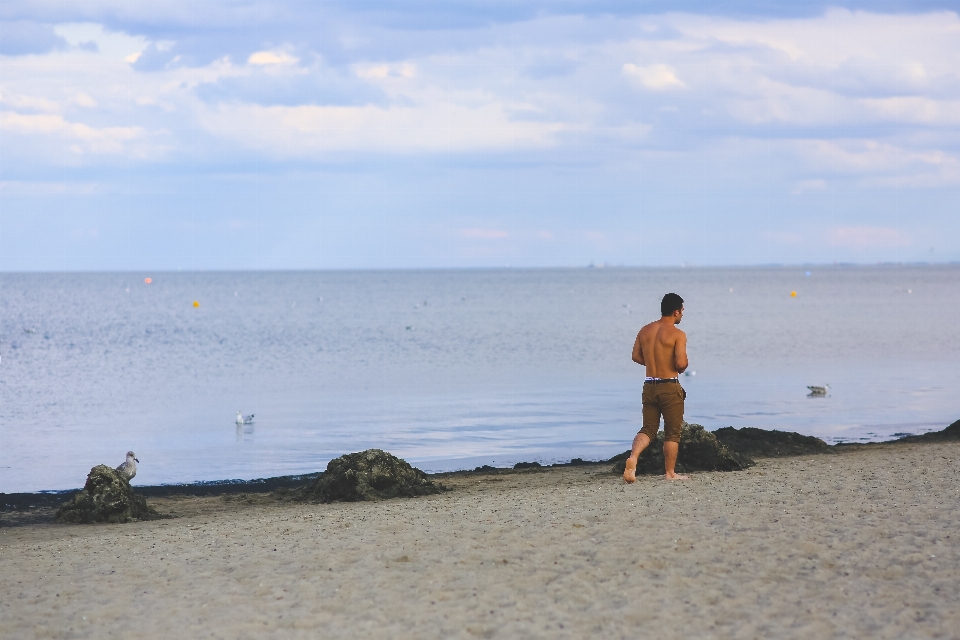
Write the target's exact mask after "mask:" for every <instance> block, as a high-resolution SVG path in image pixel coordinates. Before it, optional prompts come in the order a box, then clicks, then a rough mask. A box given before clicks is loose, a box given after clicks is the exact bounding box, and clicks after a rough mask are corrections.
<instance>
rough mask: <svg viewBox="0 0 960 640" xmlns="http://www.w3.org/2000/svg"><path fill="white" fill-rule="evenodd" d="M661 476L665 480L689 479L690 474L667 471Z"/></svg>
mask: <svg viewBox="0 0 960 640" xmlns="http://www.w3.org/2000/svg"><path fill="white" fill-rule="evenodd" d="M624 477H626V472H624ZM663 477H664V478H666V479H667V480H689V479H690V476H683V475H680V474H679V473H668V474H666V475H664V476H663Z"/></svg>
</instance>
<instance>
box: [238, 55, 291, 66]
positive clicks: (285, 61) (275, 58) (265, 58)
mask: <svg viewBox="0 0 960 640" xmlns="http://www.w3.org/2000/svg"><path fill="white" fill-rule="evenodd" d="M297 62H299V60H298V59H297V58H294V57H293V56H291V55H290V54H288V53H284V52H283V51H257V52H256V53H251V54H250V57H249V58H247V64H252V65H258V66H265V65H275V64H282V65H291V64H297Z"/></svg>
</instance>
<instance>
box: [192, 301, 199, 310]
mask: <svg viewBox="0 0 960 640" xmlns="http://www.w3.org/2000/svg"><path fill="white" fill-rule="evenodd" d="M199 306H200V303H199V302H197V301H196V300H194V301H193V308H194V309H197V308H198V307H199Z"/></svg>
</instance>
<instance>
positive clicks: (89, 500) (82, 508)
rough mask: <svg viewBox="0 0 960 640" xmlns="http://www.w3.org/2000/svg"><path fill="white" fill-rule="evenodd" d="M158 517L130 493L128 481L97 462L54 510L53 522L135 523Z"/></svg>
mask: <svg viewBox="0 0 960 640" xmlns="http://www.w3.org/2000/svg"><path fill="white" fill-rule="evenodd" d="M160 517H162V516H161V515H160V514H159V513H157V512H156V510H154V509H153V508H151V507H148V506H147V501H146V500H144V498H143V496H138V495H137V494H136V493H134V491H133V488H132V487H131V486H130V482H129V481H128V480H127V479H126V478H125V477H124V476H123V475H122V474H121V473H120V472H118V471H117V470H116V469H111V468H110V467H108V466H107V465H105V464H98V465H97V466H95V467H94V468H93V469H91V470H90V473H89V474H88V475H87V482H86V483H85V484H84V485H83V489H82V490H80V491H78V492H77V493H76V494H74V496H73V497H72V498H70V500H68V501H67V502H65V503H63V505H62V506H61V507H60V509H59V510H58V511H57V522H60V523H75V524H92V523H94V522H135V521H137V520H155V519H157V518H160Z"/></svg>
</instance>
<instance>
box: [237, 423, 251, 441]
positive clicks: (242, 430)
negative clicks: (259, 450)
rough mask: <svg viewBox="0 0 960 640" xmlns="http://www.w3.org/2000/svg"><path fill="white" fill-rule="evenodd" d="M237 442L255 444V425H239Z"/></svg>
mask: <svg viewBox="0 0 960 640" xmlns="http://www.w3.org/2000/svg"><path fill="white" fill-rule="evenodd" d="M237 442H253V425H252V424H244V423H242V422H241V423H238V424H237Z"/></svg>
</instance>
